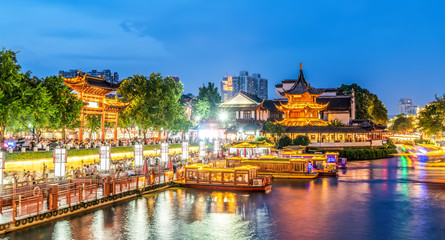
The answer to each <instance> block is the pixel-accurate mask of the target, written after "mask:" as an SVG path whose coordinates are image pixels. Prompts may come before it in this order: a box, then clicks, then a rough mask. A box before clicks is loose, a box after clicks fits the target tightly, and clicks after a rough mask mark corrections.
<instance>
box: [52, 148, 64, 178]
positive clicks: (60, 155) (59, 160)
mask: <svg viewBox="0 0 445 240" xmlns="http://www.w3.org/2000/svg"><path fill="white" fill-rule="evenodd" d="M53 161H54V176H55V177H63V176H65V172H66V162H67V152H66V149H65V148H56V149H55V150H54V155H53Z"/></svg>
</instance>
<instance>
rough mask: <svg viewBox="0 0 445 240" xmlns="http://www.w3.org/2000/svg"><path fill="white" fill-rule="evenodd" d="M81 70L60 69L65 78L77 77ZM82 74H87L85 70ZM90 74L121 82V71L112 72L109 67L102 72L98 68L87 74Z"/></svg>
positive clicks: (108, 80) (113, 81)
mask: <svg viewBox="0 0 445 240" xmlns="http://www.w3.org/2000/svg"><path fill="white" fill-rule="evenodd" d="M79 72H80V71H79V70H76V69H70V70H69V71H63V70H60V71H59V74H60V75H62V76H63V77H65V78H75V77H77V75H78V74H79ZM81 73H82V74H85V72H81ZM87 75H88V76H92V77H98V78H104V79H105V81H107V82H110V83H118V82H119V73H117V72H114V73H112V72H111V71H110V70H109V69H105V70H103V71H102V72H99V71H97V70H91V71H89V72H88V74H87Z"/></svg>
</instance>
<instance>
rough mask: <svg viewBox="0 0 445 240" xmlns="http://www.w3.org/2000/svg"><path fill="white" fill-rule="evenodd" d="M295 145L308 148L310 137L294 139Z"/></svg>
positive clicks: (302, 136) (301, 136)
mask: <svg viewBox="0 0 445 240" xmlns="http://www.w3.org/2000/svg"><path fill="white" fill-rule="evenodd" d="M293 143H294V145H300V146H307V145H309V143H310V141H309V138H308V136H304V135H300V136H298V137H296V138H295V139H294V141H293Z"/></svg>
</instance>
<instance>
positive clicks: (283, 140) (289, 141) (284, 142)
mask: <svg viewBox="0 0 445 240" xmlns="http://www.w3.org/2000/svg"><path fill="white" fill-rule="evenodd" d="M291 144H292V139H291V138H290V137H289V136H283V137H282V138H280V140H278V148H279V149H282V148H284V147H286V146H289V145H291Z"/></svg>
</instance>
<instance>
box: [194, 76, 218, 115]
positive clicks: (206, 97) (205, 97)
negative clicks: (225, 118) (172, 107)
mask: <svg viewBox="0 0 445 240" xmlns="http://www.w3.org/2000/svg"><path fill="white" fill-rule="evenodd" d="M220 103H221V96H220V95H219V91H218V88H217V87H215V84H214V83H211V82H208V83H207V86H205V85H204V84H203V85H202V87H200V88H199V94H198V98H197V101H196V102H195V104H194V107H193V112H194V114H195V115H197V116H199V117H200V118H210V117H211V118H213V117H217V116H218V113H219V104H220Z"/></svg>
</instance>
